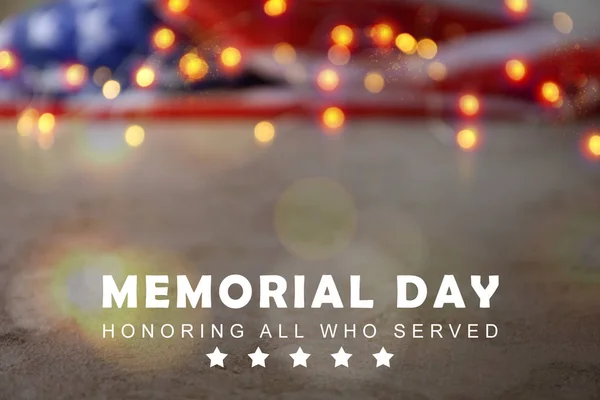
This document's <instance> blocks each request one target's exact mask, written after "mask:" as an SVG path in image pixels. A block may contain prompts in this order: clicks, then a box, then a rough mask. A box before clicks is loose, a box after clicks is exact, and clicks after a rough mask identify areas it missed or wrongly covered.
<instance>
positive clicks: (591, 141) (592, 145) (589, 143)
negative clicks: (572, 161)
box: [586, 133, 600, 159]
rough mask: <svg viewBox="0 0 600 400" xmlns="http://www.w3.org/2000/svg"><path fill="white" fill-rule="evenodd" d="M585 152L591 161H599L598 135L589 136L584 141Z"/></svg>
mask: <svg viewBox="0 0 600 400" xmlns="http://www.w3.org/2000/svg"><path fill="white" fill-rule="evenodd" d="M586 150H587V153H588V155H589V156H590V157H591V158H593V159H600V133H594V134H591V135H589V137H588V138H587V140H586Z"/></svg>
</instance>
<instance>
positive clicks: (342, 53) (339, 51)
mask: <svg viewBox="0 0 600 400" xmlns="http://www.w3.org/2000/svg"><path fill="white" fill-rule="evenodd" d="M327 58H328V59H329V61H330V62H331V63H332V64H334V65H338V66H341V65H346V64H348V61H350V50H348V48H347V47H346V46H342V45H339V44H336V45H333V46H331V47H330V48H329V51H328V52H327Z"/></svg>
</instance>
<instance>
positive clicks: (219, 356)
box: [206, 347, 227, 368]
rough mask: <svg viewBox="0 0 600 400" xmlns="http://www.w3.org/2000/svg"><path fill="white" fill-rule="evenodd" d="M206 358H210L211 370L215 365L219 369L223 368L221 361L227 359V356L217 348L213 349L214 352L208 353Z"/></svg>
mask: <svg viewBox="0 0 600 400" xmlns="http://www.w3.org/2000/svg"><path fill="white" fill-rule="evenodd" d="M206 356H207V357H208V358H210V367H211V368H212V367H214V366H215V365H218V366H219V367H221V368H225V365H224V364H223V361H224V360H225V357H227V354H225V353H221V351H220V350H219V348H218V347H215V351H213V352H212V353H208V354H207V355H206Z"/></svg>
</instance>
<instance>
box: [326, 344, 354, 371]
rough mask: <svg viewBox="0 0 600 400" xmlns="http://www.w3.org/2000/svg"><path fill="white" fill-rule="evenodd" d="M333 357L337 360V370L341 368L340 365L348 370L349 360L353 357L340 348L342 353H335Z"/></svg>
mask: <svg viewBox="0 0 600 400" xmlns="http://www.w3.org/2000/svg"><path fill="white" fill-rule="evenodd" d="M331 357H333V359H334V360H335V368H337V367H339V366H340V365H341V366H344V367H346V368H348V360H349V359H350V357H352V354H350V353H346V352H345V351H344V348H343V347H340V351H338V352H337V353H333V354H332V355H331Z"/></svg>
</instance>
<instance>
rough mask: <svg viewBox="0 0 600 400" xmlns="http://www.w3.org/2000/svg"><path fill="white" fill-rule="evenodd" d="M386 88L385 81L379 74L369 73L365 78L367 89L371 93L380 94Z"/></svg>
mask: <svg viewBox="0 0 600 400" xmlns="http://www.w3.org/2000/svg"><path fill="white" fill-rule="evenodd" d="M384 86H385V79H384V78H383V76H381V74H380V73H378V72H369V73H368V74H367V75H366V76H365V88H366V89H367V90H368V91H369V92H371V93H380V92H381V91H382V90H383V88H384Z"/></svg>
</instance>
